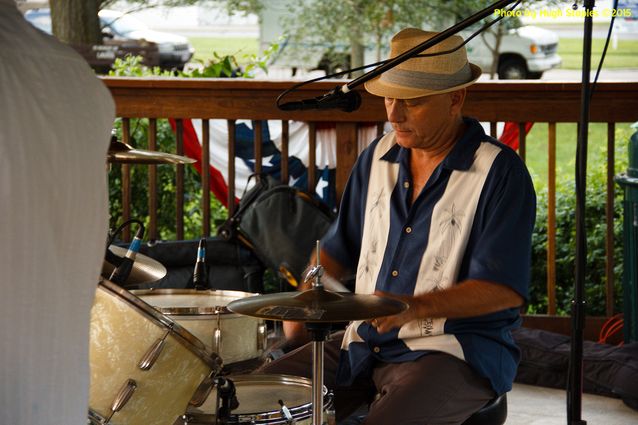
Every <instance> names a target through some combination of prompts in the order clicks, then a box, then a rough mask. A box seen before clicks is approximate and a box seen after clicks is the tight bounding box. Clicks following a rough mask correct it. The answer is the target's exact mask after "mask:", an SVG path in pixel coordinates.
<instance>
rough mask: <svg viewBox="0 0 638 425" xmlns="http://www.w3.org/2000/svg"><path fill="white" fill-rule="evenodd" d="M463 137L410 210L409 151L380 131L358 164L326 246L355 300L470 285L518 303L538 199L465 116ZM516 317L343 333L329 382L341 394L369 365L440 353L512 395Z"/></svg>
mask: <svg viewBox="0 0 638 425" xmlns="http://www.w3.org/2000/svg"><path fill="white" fill-rule="evenodd" d="M464 122H465V124H466V131H465V133H464V135H463V136H462V137H461V139H460V140H459V141H458V142H457V143H456V144H455V146H454V147H453V148H452V150H451V151H450V153H449V154H448V155H447V156H446V158H445V159H444V160H443V161H442V162H441V163H440V164H439V165H438V166H437V168H436V169H435V170H434V172H433V173H432V176H431V177H430V179H429V180H428V182H427V184H426V186H425V187H424V188H423V190H422V191H421V193H420V194H419V195H418V197H417V198H416V200H415V201H414V203H413V204H412V205H411V200H412V187H413V182H412V177H411V175H410V167H409V160H410V151H409V150H408V149H404V148H402V147H400V146H399V145H398V144H396V142H395V141H394V134H393V133H389V134H387V135H385V136H384V137H382V138H380V139H378V140H376V141H374V142H373V143H372V144H371V145H370V146H369V147H368V148H367V149H366V150H365V151H364V152H363V153H362V154H361V155H360V157H359V159H358V160H357V163H356V164H355V166H354V168H353V170H352V173H351V176H350V179H349V181H348V184H347V186H346V189H345V191H344V194H343V199H342V203H341V208H340V211H339V216H338V218H337V220H336V221H335V223H334V224H333V226H332V227H331V228H330V230H329V231H328V233H327V235H326V236H325V237H324V240H323V248H324V249H325V250H326V251H327V252H328V254H330V255H331V256H332V257H333V258H334V259H336V260H337V261H339V262H340V263H341V264H342V265H343V266H345V267H347V268H351V269H353V270H356V271H357V278H356V279H357V284H356V287H357V289H356V291H357V292H358V293H373V292H374V291H375V290H381V291H386V292H391V293H394V294H401V295H413V294H414V295H418V294H422V293H427V292H431V291H437V290H443V289H446V288H449V287H450V286H452V285H457V284H459V283H460V282H463V281H464V280H468V279H477V280H485V281H489V282H494V283H498V284H502V285H506V286H508V287H510V288H512V289H513V290H514V291H516V292H517V293H518V294H520V295H521V296H522V297H523V298H524V299H527V290H528V282H529V277H530V261H531V234H532V230H533V226H534V219H535V207H536V199H535V194H534V189H533V185H532V182H531V179H530V176H529V173H528V172H527V169H526V167H525V165H524V163H523V162H522V161H521V160H520V158H519V157H518V155H517V154H516V153H515V152H514V151H512V150H511V149H509V148H508V147H505V146H504V145H502V144H500V143H498V142H497V141H496V140H494V139H492V138H490V137H488V136H486V135H485V132H484V131H483V128H482V127H481V126H480V124H479V123H478V122H477V121H476V120H473V119H468V118H465V119H464ZM519 325H520V316H519V312H518V309H508V310H504V311H499V312H496V313H492V314H487V315H483V316H479V317H470V318H464V319H446V318H436V319H422V320H415V321H413V322H409V323H407V324H405V325H403V326H402V327H401V328H400V329H395V330H393V331H391V332H389V333H386V334H382V335H379V334H378V333H377V332H376V330H375V329H374V328H373V327H371V326H370V325H368V324H367V323H364V322H353V323H351V324H350V326H349V327H348V329H347V331H346V337H345V339H344V346H343V348H344V351H342V361H341V365H340V369H339V373H338V379H339V381H340V382H341V383H343V384H348V383H349V382H351V381H352V379H354V377H356V376H358V375H360V374H362V373H369V372H370V371H371V369H372V366H373V365H374V363H375V362H376V361H381V362H390V363H394V362H403V361H410V360H415V359H417V358H419V357H420V356H423V355H426V354H427V353H428V352H431V351H443V352H446V353H449V354H451V355H454V356H456V357H458V358H461V359H463V360H465V361H467V362H468V363H469V364H470V365H471V366H472V367H473V368H474V370H475V371H476V372H477V373H479V374H480V375H481V376H484V377H486V378H488V379H489V380H490V382H491V383H492V386H493V388H494V390H495V391H496V392H497V393H499V394H500V393H503V392H506V391H508V390H509V389H511V384H512V381H513V379H514V375H515V372H516V366H517V364H518V361H519V357H520V355H519V351H518V349H517V347H516V346H515V344H514V341H513V339H512V336H511V333H510V331H511V330H512V329H514V328H515V327H518V326H519Z"/></svg>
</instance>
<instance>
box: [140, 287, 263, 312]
mask: <svg viewBox="0 0 638 425" xmlns="http://www.w3.org/2000/svg"><path fill="white" fill-rule="evenodd" d="M131 293H132V294H133V295H135V296H138V297H142V296H146V295H197V294H209V295H219V296H222V297H229V298H235V299H241V298H247V297H253V296H256V295H259V294H254V293H251V292H241V291H226V290H223V291H218V290H215V289H211V290H205V291H199V290H196V289H169V288H159V289H157V288H155V289H153V288H151V289H134V290H132V291H131ZM233 301H234V300H233ZM152 307H153V308H154V309H155V310H157V311H159V312H160V313H162V314H165V315H167V316H213V315H214V316H216V315H218V314H235V313H233V312H231V311H230V310H228V308H226V306H225V305H215V306H210V307H208V306H207V307H159V306H152Z"/></svg>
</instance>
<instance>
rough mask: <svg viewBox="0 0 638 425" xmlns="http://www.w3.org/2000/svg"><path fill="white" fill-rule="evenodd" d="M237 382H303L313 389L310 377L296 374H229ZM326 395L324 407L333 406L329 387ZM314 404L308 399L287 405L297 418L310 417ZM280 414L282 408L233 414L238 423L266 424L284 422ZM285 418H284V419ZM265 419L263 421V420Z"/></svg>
mask: <svg viewBox="0 0 638 425" xmlns="http://www.w3.org/2000/svg"><path fill="white" fill-rule="evenodd" d="M228 378H229V379H231V380H232V381H233V382H234V383H235V384H237V383H242V384H261V383H266V384H272V383H278V384H284V385H293V384H302V385H304V386H307V387H309V388H310V389H312V381H311V380H310V379H308V378H304V377H302V376H294V375H259V374H247V375H236V376H232V375H231V376H228ZM323 389H324V391H325V393H326V395H324V397H323V399H324V406H323V407H324V409H329V408H331V407H332V403H333V400H332V396H331V394H330V393H329V392H328V391H327V388H326V387H325V386H324V387H323ZM311 406H312V400H308V401H307V402H306V403H303V404H301V405H298V406H287V407H288V409H289V410H290V413H291V414H292V415H293V418H294V419H295V420H300V419H305V418H309V417H310V416H311V414H312V411H311V410H310V409H309V408H310V407H311ZM278 415H281V410H279V409H277V410H271V411H266V412H250V413H236V414H233V415H232V416H234V417H236V418H238V423H244V422H246V423H251V421H254V422H255V423H264V424H273V425H274V424H279V423H281V424H284V423H286V422H285V420H284V421H283V422H280V421H278V420H277V418H278ZM283 419H284V418H282V420H283ZM262 421H263V422H262Z"/></svg>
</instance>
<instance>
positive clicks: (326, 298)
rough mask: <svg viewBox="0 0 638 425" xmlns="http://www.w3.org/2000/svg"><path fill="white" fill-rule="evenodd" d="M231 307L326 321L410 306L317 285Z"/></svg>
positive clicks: (244, 311)
mask: <svg viewBox="0 0 638 425" xmlns="http://www.w3.org/2000/svg"><path fill="white" fill-rule="evenodd" d="M227 307H228V309H229V310H230V311H232V312H233V313H237V314H243V315H245V316H252V317H259V318H262V319H267V320H289V321H293V322H325V323H334V322H349V321H351V320H368V319H373V318H375V317H383V316H391V315H393V314H398V313H401V312H402V311H404V310H406V309H407V308H408V306H407V304H405V303H403V302H401V301H397V300H393V299H390V298H384V297H379V296H376V295H364V294H353V293H350V292H331V291H327V290H325V289H317V288H313V289H309V290H307V291H303V292H282V293H277V294H266V295H258V296H255V297H249V298H243V299H241V300H235V301H232V302H231V303H230V304H228V306H227Z"/></svg>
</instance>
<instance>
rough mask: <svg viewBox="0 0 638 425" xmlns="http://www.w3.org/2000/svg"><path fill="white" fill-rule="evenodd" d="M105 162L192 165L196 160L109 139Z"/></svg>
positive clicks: (113, 138)
mask: <svg viewBox="0 0 638 425" xmlns="http://www.w3.org/2000/svg"><path fill="white" fill-rule="evenodd" d="M107 161H108V162H112V163H117V164H192V163H194V162H197V161H196V160H194V159H192V158H189V157H187V156H181V155H175V154H172V153H165V152H155V151H146V150H142V149H135V148H134V147H133V146H131V145H127V144H126V143H122V142H120V141H118V140H117V139H116V138H115V137H112V138H111V145H110V146H109V151H108V154H107Z"/></svg>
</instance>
